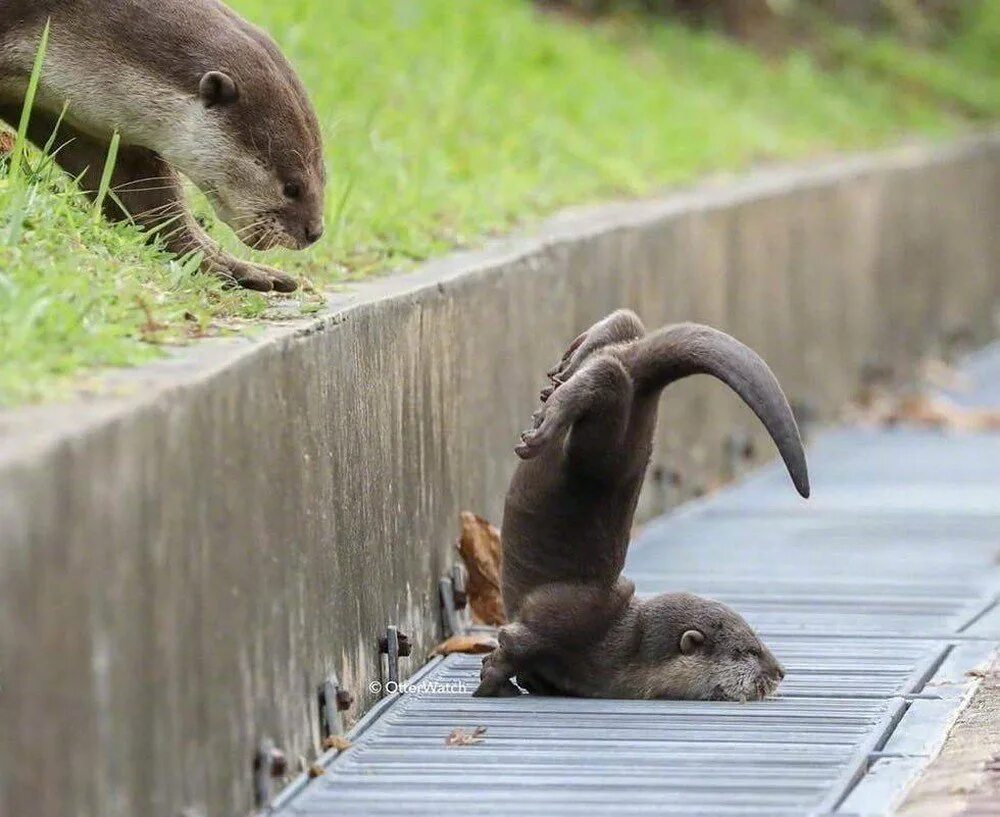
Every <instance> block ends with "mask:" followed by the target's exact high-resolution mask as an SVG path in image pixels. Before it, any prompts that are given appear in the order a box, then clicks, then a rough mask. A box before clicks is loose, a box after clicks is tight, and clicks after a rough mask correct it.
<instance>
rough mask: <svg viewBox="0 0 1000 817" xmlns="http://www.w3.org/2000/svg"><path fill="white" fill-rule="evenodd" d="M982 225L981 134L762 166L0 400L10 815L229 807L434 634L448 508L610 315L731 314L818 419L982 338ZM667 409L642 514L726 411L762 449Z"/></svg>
mask: <svg viewBox="0 0 1000 817" xmlns="http://www.w3.org/2000/svg"><path fill="white" fill-rule="evenodd" d="M998 223H1000V140H998V139H995V138H985V139H981V140H974V141H970V142H966V143H962V144H960V145H956V146H953V147H950V148H945V149H926V150H925V149H919V148H910V149H906V150H902V151H898V152H895V153H891V154H888V155H883V156H876V157H866V158H860V159H847V160H841V161H836V162H833V163H831V164H829V165H827V166H824V167H821V168H813V169H807V170H794V169H793V170H788V169H783V170H770V171H765V172H761V173H757V174H754V175H752V176H750V177H748V178H745V179H743V180H741V181H738V182H735V183H732V184H725V185H719V184H715V185H707V186H705V187H703V188H701V189H697V190H694V191H689V192H684V193H679V194H676V195H673V196H670V197H668V198H665V199H662V200H658V201H653V202H645V203H636V204H624V205H615V206H609V207H605V208H600V209H596V210H590V211H583V212H577V213H570V214H566V215H564V216H562V217H560V218H557V219H555V220H554V221H552V222H550V223H548V224H547V225H545V226H544V227H543V228H542V229H541V230H539V231H538V232H537V233H536V234H534V235H531V236H528V237H524V238H521V239H517V240H513V241H509V242H503V243H499V244H497V245H496V246H494V247H491V248H489V249H487V250H485V251H483V252H477V253H469V254H464V255H460V256H456V257H453V258H450V259H447V260H445V261H442V262H440V263H435V264H431V265H428V266H427V267H425V268H423V269H421V270H419V271H418V272H416V273H413V274H410V275H405V276H399V277H395V278H391V279H387V280H385V281H381V282H377V283H373V284H370V285H365V286H362V287H358V288H357V289H356V290H354V291H352V292H351V293H348V294H346V295H344V296H341V297H338V298H337V299H335V300H334V301H332V302H331V304H330V308H329V311H328V312H327V313H326V314H325V315H323V316H322V317H320V318H318V319H316V320H313V321H310V322H305V323H299V324H296V325H292V326H287V327H282V328H275V329H272V330H269V331H268V333H267V334H266V336H265V337H263V338H259V339H257V340H255V341H252V342H251V341H246V340H244V341H220V342H213V343H210V344H206V345H204V346H199V347H198V348H197V349H194V350H191V351H189V352H185V353H183V354H181V355H179V356H178V357H177V358H176V359H174V360H172V361H170V362H168V363H165V364H162V365H159V366H156V367H151V368H150V369H146V370H143V371H141V372H138V373H132V374H129V375H126V376H123V377H121V378H119V379H118V380H119V381H120V382H119V386H120V389H121V391H122V392H123V393H122V394H121V395H120V396H119V397H116V398H102V399H99V400H94V401H91V402H81V403H80V404H78V405H74V406H71V407H54V408H48V409H41V410H32V411H24V412H16V413H13V414H6V415H0V434H2V438H0V733H2V735H3V740H2V741H0V814H3V815H10V817H20V816H21V815H26V814H31V815H33V817H36V816H37V817H47V816H48V815H59V816H61V815H65V814H73V815H79V816H80V817H89V816H90V815H95V816H97V815H99V817H117V815H136V814H141V815H144V817H160V816H161V815H163V817H173V815H175V814H177V813H178V812H179V811H180V810H181V809H182V808H185V807H193V808H196V809H200V810H202V812H203V813H205V814H206V815H211V817H216V815H228V814H233V813H238V812H240V811H242V810H245V809H246V808H247V806H248V803H249V798H250V791H251V788H250V774H249V769H250V759H251V755H252V752H253V749H254V747H255V745H256V743H257V741H258V740H259V739H260V738H261V737H262V736H264V735H269V736H271V737H273V738H274V739H275V740H276V741H277V742H278V743H279V745H282V746H284V747H285V749H286V750H287V752H288V754H289V756H290V757H292V758H293V759H294V758H295V757H296V756H297V755H299V754H300V753H301V754H307V753H308V752H310V751H311V750H312V749H313V748H314V747H315V746H316V743H317V726H316V720H317V718H316V712H315V703H314V698H315V694H314V691H315V688H316V686H317V685H318V684H319V682H320V681H321V680H322V678H323V677H324V675H325V674H326V673H327V672H329V671H330V670H332V669H336V670H337V672H338V673H339V675H340V678H341V679H342V680H343V681H345V682H346V684H347V686H349V687H350V688H352V689H353V690H354V691H355V693H356V694H358V696H359V697H362V696H363V695H364V689H365V687H366V685H367V682H368V680H369V679H372V678H373V677H377V674H378V672H379V665H378V659H377V655H376V651H375V639H376V636H377V635H378V633H379V632H380V631H381V630H383V628H384V627H385V625H386V624H387V623H389V622H394V623H397V624H399V625H400V626H401V627H402V628H403V629H404V630H407V631H409V632H410V633H411V635H412V636H413V638H414V641H415V643H416V649H415V651H414V657H413V659H411V660H413V661H419V660H420V659H421V658H422V656H423V655H424V654H425V651H426V650H427V648H428V647H429V645H430V644H431V643H432V642H433V641H434V640H435V638H436V637H437V635H438V633H437V615H436V610H437V602H436V595H435V582H436V580H437V577H438V576H439V575H440V574H441V573H442V572H443V571H444V570H445V568H446V566H447V565H448V564H449V563H450V562H451V559H452V556H451V551H450V546H451V541H452V539H453V537H454V535H455V533H456V516H457V513H458V511H459V510H461V509H463V508H472V509H476V510H478V511H480V512H483V513H485V514H487V515H490V516H492V517H493V518H498V517H499V511H500V505H501V502H502V496H503V492H504V490H505V487H506V482H507V479H508V477H509V474H510V472H511V469H512V468H513V465H514V456H513V454H512V445H513V442H514V440H515V438H516V433H517V431H518V430H519V429H520V428H521V427H522V426H523V425H524V423H525V422H526V419H527V417H528V415H529V414H530V410H531V406H532V403H533V401H534V399H535V393H536V392H537V389H538V388H539V387H540V386H541V385H542V372H544V370H545V369H546V368H547V367H548V366H549V365H550V364H551V362H552V361H553V360H554V359H555V358H556V356H557V355H558V354H559V353H560V352H561V350H562V349H563V347H564V346H565V345H566V343H567V342H568V341H569V340H570V339H571V338H572V337H573V336H574V335H575V334H576V333H577V332H578V331H579V330H580V328H581V327H584V326H586V325H588V324H589V323H590V322H591V321H593V320H595V319H597V318H599V317H601V316H603V315H604V314H606V313H607V312H609V311H610V310H611V309H613V308H615V307H618V306H631V307H633V308H635V309H637V310H638V311H639V312H640V314H641V315H642V316H643V318H644V319H645V320H646V321H647V323H648V324H649V325H658V324H662V323H666V322H669V321H674V320H682V319H685V320H686V319H693V320H702V321H706V322H709V323H712V324H714V325H716V326H720V327H723V328H726V329H728V330H730V331H732V332H734V333H735V334H736V335H738V336H739V337H740V338H742V339H743V340H744V341H746V342H747V343H749V344H751V345H753V346H754V347H756V348H757V349H758V350H760V351H761V353H762V354H763V355H764V356H765V357H766V358H767V359H768V360H769V362H770V363H771V364H772V366H773V367H774V368H775V370H776V371H777V373H778V375H779V377H780V378H781V380H782V382H783V383H784V385H785V386H786V389H787V391H788V392H789V394H790V395H791V397H792V398H793V399H805V398H808V399H809V401H810V402H811V403H812V404H813V407H814V408H815V410H816V411H818V412H819V413H820V414H821V415H822V414H823V413H829V412H830V411H832V410H833V409H834V408H835V407H836V406H837V405H839V404H840V403H841V402H842V401H843V400H844V399H845V398H846V397H848V396H849V394H850V393H851V391H852V389H853V386H854V383H855V382H856V377H857V373H858V369H859V367H860V366H861V364H862V363H863V361H865V360H866V358H868V357H870V356H876V357H879V358H882V359H884V360H887V361H889V362H892V363H894V364H895V365H896V366H897V367H898V369H899V370H900V371H903V370H905V369H906V368H907V367H908V366H910V365H911V364H912V363H913V362H914V361H915V360H916V358H917V357H918V356H919V355H921V354H922V353H924V352H926V351H928V350H931V349H933V348H934V347H935V345H936V344H937V343H938V342H939V340H940V338H941V336H942V334H943V333H945V332H950V331H953V330H956V329H963V330H967V331H968V333H969V334H970V335H971V336H972V337H973V338H974V339H975V340H978V341H984V340H986V339H987V337H989V336H991V335H992V333H993V332H994V329H995V326H994V315H995V312H996V307H997V303H998V298H1000V276H998V275H997V270H998V269H1000V231H998V230H996V225H997V224H998ZM664 420H665V422H663V423H662V424H661V428H662V435H661V440H660V441H659V449H658V452H657V455H656V466H657V467H656V468H655V469H654V474H655V475H658V476H659V479H654V480H653V484H652V485H651V486H650V490H649V491H648V492H647V497H646V499H645V508H646V510H647V511H649V512H651V511H654V510H659V509H661V508H662V505H663V504H664V502H667V501H674V500H675V499H676V498H677V497H678V496H679V495H690V494H691V493H692V492H694V491H696V490H697V489H698V488H699V487H704V486H706V485H708V484H710V483H711V481H712V480H714V479H716V478H717V477H718V475H719V474H720V473H721V472H722V471H723V470H724V468H725V456H724V454H723V451H724V445H723V440H724V439H725V436H726V434H727V433H728V432H730V431H732V430H733V428H743V429H746V430H747V431H750V432H752V433H753V434H754V436H755V438H756V439H757V440H758V443H759V444H758V446H757V450H758V452H761V455H766V456H769V453H770V448H769V447H767V446H765V445H764V444H763V442H762V440H763V435H762V434H761V433H760V431H759V429H758V428H757V425H756V423H755V422H753V421H752V418H751V417H749V416H748V414H747V412H746V411H745V410H744V409H743V408H742V407H740V406H739V404H738V403H737V402H736V400H735V398H733V397H732V396H731V395H729V394H727V393H726V391H725V390H724V389H723V388H722V387H720V386H716V385H713V384H710V383H685V384H683V385H682V386H679V387H677V388H676V389H675V390H672V391H671V394H670V397H669V399H668V400H667V401H666V402H665V406H664ZM675 469H676V476H677V477H678V479H679V480H680V484H679V486H678V485H675V484H674V483H673V481H672V479H671V475H672V472H673V471H674V470H675ZM368 699H369V700H370V696H368Z"/></svg>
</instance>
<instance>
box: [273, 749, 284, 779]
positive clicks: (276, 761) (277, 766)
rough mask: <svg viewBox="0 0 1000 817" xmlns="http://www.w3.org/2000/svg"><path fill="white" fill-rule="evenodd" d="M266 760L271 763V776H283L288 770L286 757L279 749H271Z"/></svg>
mask: <svg viewBox="0 0 1000 817" xmlns="http://www.w3.org/2000/svg"><path fill="white" fill-rule="evenodd" d="M268 761H269V762H270V764H271V777H284V776H285V774H286V773H287V772H288V758H286V757H285V753H284V752H282V751H281V749H278V748H274V749H272V750H271V751H270V753H269V758H268Z"/></svg>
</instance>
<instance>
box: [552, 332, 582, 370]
mask: <svg viewBox="0 0 1000 817" xmlns="http://www.w3.org/2000/svg"><path fill="white" fill-rule="evenodd" d="M586 339H587V332H584V333H583V334H582V335H580V336H578V337H577V338H576V340H574V341H573V342H572V343H571V344H570V345H569V348H568V349H567V350H566V351H565V352H563V356H562V358H560V360H559V362H558V363H557V364H556V365H555V366H553V367H552V368H551V369H549V370H548V371H547V372H546V373H545V374H546V376H547V377H548V378H549V379H550V380H553V381H555V380H556V379H557V378H558V377H559V375H560V374H562V373H563V372H564V371H565V370H566V367H567V366H569V363H570V360H571V359H572V357H573V353H574V352H576V350H577V349H579V348H580V346H582V345H583V342H584V341H585V340H586Z"/></svg>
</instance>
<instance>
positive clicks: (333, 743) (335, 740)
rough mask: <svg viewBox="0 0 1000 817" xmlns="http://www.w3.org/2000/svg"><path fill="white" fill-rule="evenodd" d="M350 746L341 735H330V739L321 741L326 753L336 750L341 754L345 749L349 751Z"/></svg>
mask: <svg viewBox="0 0 1000 817" xmlns="http://www.w3.org/2000/svg"><path fill="white" fill-rule="evenodd" d="M352 745H353V744H352V743H351V742H350V741H349V740H348V739H347V738H345V737H344V736H343V735H330V737H328V738H324V739H323V749H324V750H326V751H329V750H330V749H336V750H337V751H338V752H343V751H344V750H345V749H350V748H351V746H352Z"/></svg>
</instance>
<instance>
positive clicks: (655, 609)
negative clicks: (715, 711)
mask: <svg viewBox="0 0 1000 817" xmlns="http://www.w3.org/2000/svg"><path fill="white" fill-rule="evenodd" d="M642 622H643V627H642V631H643V636H642V641H641V645H640V656H639V657H640V660H641V671H640V675H641V677H642V683H643V685H644V686H645V687H646V689H647V690H648V692H649V693H650V695H649V697H656V698H685V699H693V700H719V701H757V700H760V699H762V698H765V697H767V696H768V695H770V694H771V693H772V692H774V691H775V690H776V689H777V687H778V684H779V683H780V682H781V679H782V678H784V677H785V671H784V669H783V668H782V667H781V665H780V664H779V663H778V661H777V659H775V657H774V656H773V655H772V654H771V651H770V650H768V648H767V647H765V646H764V644H763V643H761V640H760V639H759V638H758V637H757V635H756V633H754V631H753V630H752V629H750V625H748V624H747V623H746V621H744V620H743V618H742V617H741V616H740V615H739V614H737V613H736V612H735V611H733V610H732V609H730V608H729V607H727V606H726V605H725V604H722V603H720V602H717V601H711V600H709V599H703V598H701V597H699V596H694V595H691V594H690V593H667V594H664V595H661V596H656V597H654V598H652V599H648V600H646V601H644V602H643V604H642Z"/></svg>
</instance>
